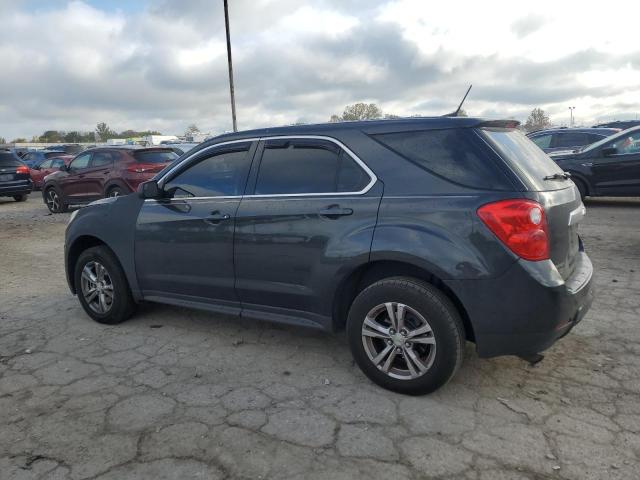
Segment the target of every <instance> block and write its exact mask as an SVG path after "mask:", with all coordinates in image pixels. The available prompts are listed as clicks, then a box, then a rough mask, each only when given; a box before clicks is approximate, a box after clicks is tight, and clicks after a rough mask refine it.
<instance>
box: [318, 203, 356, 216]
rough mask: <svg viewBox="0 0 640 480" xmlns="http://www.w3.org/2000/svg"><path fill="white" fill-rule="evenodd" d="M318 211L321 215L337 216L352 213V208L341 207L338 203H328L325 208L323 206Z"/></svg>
mask: <svg viewBox="0 0 640 480" xmlns="http://www.w3.org/2000/svg"><path fill="white" fill-rule="evenodd" d="M318 213H320V216H322V217H327V218H338V217H343V216H345V215H351V214H352V213H353V209H351V208H341V207H340V205H329V206H328V207H327V208H323V209H322V210H320V212H318Z"/></svg>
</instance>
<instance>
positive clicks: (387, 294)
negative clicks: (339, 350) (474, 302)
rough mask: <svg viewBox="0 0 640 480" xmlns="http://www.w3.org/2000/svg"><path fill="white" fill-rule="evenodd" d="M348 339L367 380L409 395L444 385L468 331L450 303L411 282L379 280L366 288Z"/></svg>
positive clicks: (352, 313) (355, 304) (456, 364)
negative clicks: (465, 331)
mask: <svg viewBox="0 0 640 480" xmlns="http://www.w3.org/2000/svg"><path fill="white" fill-rule="evenodd" d="M347 336H348V339H349V345H350V347H351V352H352V354H353V356H354V359H355V361H356V362H357V364H358V366H359V367H360V368H361V369H362V371H363V372H364V374H365V375H367V377H369V378H370V379H371V380H372V381H374V382H375V383H377V384H378V385H380V386H381V387H383V388H386V389H389V390H393V391H396V392H400V393H406V394H410V395H420V394H425V393H430V392H433V391H434V390H437V389H438V388H440V387H441V386H443V385H445V384H446V383H447V382H448V381H449V380H450V379H451V378H452V377H453V375H454V374H455V372H456V371H457V370H458V368H459V367H460V365H461V364H462V359H463V355H464V342H465V335H464V327H463V326H462V321H461V319H460V315H459V313H458V311H457V309H456V308H455V306H454V305H453V303H452V302H451V300H449V298H448V297H447V296H446V295H444V293H442V291H440V290H438V289H437V288H436V287H434V286H433V285H431V284H429V283H426V282H423V281H421V280H418V279H414V278H409V277H394V278H388V279H384V280H380V281H378V282H376V283H374V284H372V285H370V286H369V287H367V288H366V289H364V290H363V291H362V292H361V293H360V294H359V295H358V296H357V297H356V299H355V300H354V302H353V304H352V305H351V309H350V311H349V318H348V321H347Z"/></svg>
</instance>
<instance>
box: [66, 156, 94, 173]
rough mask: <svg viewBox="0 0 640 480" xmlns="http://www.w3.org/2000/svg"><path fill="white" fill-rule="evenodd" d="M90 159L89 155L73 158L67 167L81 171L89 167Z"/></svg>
mask: <svg viewBox="0 0 640 480" xmlns="http://www.w3.org/2000/svg"><path fill="white" fill-rule="evenodd" d="M90 159H91V154H90V153H83V154H82V155H80V156H78V157H76V158H74V159H73V161H72V162H71V164H70V165H69V166H70V167H71V168H72V169H74V170H81V169H83V168H87V167H88V166H89V160H90Z"/></svg>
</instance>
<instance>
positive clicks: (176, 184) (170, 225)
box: [135, 142, 255, 314]
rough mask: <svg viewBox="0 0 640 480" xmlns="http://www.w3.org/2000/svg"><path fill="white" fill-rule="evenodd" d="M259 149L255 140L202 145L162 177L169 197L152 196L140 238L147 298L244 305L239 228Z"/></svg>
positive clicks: (139, 264)
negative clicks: (239, 286)
mask: <svg viewBox="0 0 640 480" xmlns="http://www.w3.org/2000/svg"><path fill="white" fill-rule="evenodd" d="M254 151H255V144H252V143H251V142H240V143H233V144H228V145H221V146H214V147H212V148H210V149H206V150H204V151H200V152H198V153H197V154H196V155H195V156H194V157H193V159H192V160H189V161H188V162H185V163H183V164H181V165H180V166H179V167H178V169H177V170H176V172H175V173H174V172H170V173H169V174H168V177H167V178H163V179H161V180H160V182H159V184H160V186H161V187H162V189H163V191H164V198H160V199H157V200H155V199H154V200H152V199H147V200H145V202H144V205H143V206H142V209H141V210H140V214H139V216H138V221H137V225H136V244H135V263H136V272H137V274H138V282H139V284H140V287H141V289H142V291H143V295H144V297H145V298H147V299H149V300H154V299H157V300H160V301H164V302H168V303H174V304H179V305H194V306H198V305H207V306H209V308H214V309H216V310H218V311H221V312H224V313H229V314H239V313H240V308H239V302H238V298H237V296H236V292H235V286H234V280H235V276H234V268H233V232H234V225H235V215H236V211H237V209H238V205H239V204H240V199H241V198H242V194H243V192H244V189H245V185H246V182H247V176H248V174H249V169H250V166H251V161H252V158H253V153H254Z"/></svg>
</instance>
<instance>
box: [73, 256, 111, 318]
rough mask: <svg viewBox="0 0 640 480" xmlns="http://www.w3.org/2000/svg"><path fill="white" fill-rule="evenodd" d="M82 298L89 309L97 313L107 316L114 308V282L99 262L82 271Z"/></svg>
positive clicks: (90, 263) (90, 264)
mask: <svg viewBox="0 0 640 480" xmlns="http://www.w3.org/2000/svg"><path fill="white" fill-rule="evenodd" d="M80 278H81V283H82V285H81V288H82V296H83V297H84V300H85V301H86V302H87V305H89V308H91V310H93V311H94V312H96V313H99V314H105V313H107V312H108V311H109V310H111V307H112V306H113V300H114V291H113V282H112V280H111V276H110V275H109V272H108V271H107V269H106V268H105V267H104V265H102V264H101V263H99V262H96V261H95V260H94V261H91V262H89V263H87V264H86V265H85V266H84V268H83V269H82V275H81V277H80Z"/></svg>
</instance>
